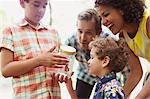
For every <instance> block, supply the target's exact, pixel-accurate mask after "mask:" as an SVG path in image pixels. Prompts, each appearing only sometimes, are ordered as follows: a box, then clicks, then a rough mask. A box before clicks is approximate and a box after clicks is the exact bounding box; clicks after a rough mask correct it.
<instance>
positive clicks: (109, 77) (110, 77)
mask: <svg viewBox="0 0 150 99" xmlns="http://www.w3.org/2000/svg"><path fill="white" fill-rule="evenodd" d="M115 78H116V74H115V73H114V72H111V73H108V74H107V75H104V76H102V77H100V78H99V81H98V83H99V84H100V85H102V84H104V83H107V82H109V81H111V80H113V79H115Z"/></svg>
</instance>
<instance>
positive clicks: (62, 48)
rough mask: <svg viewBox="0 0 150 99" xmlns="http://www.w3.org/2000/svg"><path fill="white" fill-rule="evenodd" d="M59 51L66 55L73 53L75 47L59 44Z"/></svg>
mask: <svg viewBox="0 0 150 99" xmlns="http://www.w3.org/2000/svg"><path fill="white" fill-rule="evenodd" d="M60 51H61V52H62V53H65V54H68V55H74V54H75V53H76V49H75V48H74V47H72V46H67V45H63V46H60Z"/></svg>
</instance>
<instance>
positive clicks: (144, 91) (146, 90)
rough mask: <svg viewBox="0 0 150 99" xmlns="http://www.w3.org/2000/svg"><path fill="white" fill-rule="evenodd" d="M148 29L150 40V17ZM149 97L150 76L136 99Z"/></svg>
mask: <svg viewBox="0 0 150 99" xmlns="http://www.w3.org/2000/svg"><path fill="white" fill-rule="evenodd" d="M146 29H147V35H148V37H149V39H150V16H149V18H148V20H147V25H146ZM148 96H150V76H149V78H148V80H147V81H146V83H145V85H144V87H143V88H142V90H141V91H140V93H139V94H138V95H137V97H136V99H146V98H147V97H148Z"/></svg>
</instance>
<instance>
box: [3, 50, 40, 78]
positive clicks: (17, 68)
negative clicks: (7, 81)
mask: <svg viewBox="0 0 150 99" xmlns="http://www.w3.org/2000/svg"><path fill="white" fill-rule="evenodd" d="M38 65H39V63H38V62H37V58H33V59H29V60H27V61H13V52H12V51H10V50H8V49H5V48H2V50H1V71H2V75H3V76H4V77H11V76H18V75H21V74H24V73H26V72H28V71H30V70H32V69H33V68H34V67H37V66H38Z"/></svg>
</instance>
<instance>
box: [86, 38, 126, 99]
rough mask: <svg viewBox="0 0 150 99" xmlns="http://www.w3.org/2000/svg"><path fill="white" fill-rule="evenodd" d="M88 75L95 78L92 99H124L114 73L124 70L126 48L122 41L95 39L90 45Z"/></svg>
mask: <svg viewBox="0 0 150 99" xmlns="http://www.w3.org/2000/svg"><path fill="white" fill-rule="evenodd" d="M89 46H90V48H91V52H90V57H91V58H90V59H89V61H88V63H89V74H91V75H93V76H95V77H97V79H98V81H97V85H96V90H95V93H94V98H93V99H125V94H124V92H123V88H122V86H121V84H120V83H119V82H118V81H117V79H116V73H117V72H120V71H122V70H123V69H124V67H125V66H126V64H127V60H128V48H127V44H126V43H125V41H124V40H123V39H120V40H119V41H115V40H114V39H113V38H110V37H106V38H96V39H95V40H94V41H92V42H91V43H90V45H89Z"/></svg>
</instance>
